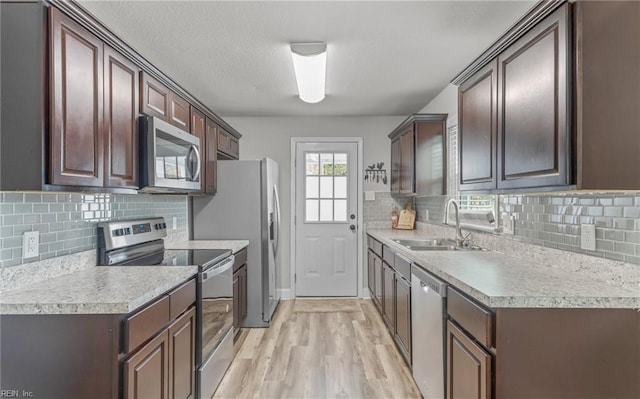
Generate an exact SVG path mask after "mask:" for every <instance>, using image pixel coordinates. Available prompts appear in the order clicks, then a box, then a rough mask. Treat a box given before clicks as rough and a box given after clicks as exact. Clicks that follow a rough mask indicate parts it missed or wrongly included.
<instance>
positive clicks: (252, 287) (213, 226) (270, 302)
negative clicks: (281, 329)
mask: <svg viewBox="0 0 640 399" xmlns="http://www.w3.org/2000/svg"><path fill="white" fill-rule="evenodd" d="M278 178H279V170H278V163H277V162H276V161H274V160H273V159H269V158H265V159H261V160H255V161H219V162H218V190H217V192H216V194H215V195H214V196H213V197H194V198H193V202H192V209H191V212H192V217H193V224H192V229H193V230H192V237H193V239H194V240H208V239H214V240H234V239H235V240H249V248H247V317H246V319H245V320H244V322H243V323H242V324H241V326H242V327H268V326H269V325H270V324H271V318H272V316H273V312H274V311H275V309H276V306H277V305H278V301H279V300H280V296H279V295H278V292H277V291H276V281H277V279H276V277H277V272H276V269H277V264H278V258H279V256H278V241H279V237H280V201H279V199H278V198H279V197H278Z"/></svg>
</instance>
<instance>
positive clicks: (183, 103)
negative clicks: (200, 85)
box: [169, 92, 191, 132]
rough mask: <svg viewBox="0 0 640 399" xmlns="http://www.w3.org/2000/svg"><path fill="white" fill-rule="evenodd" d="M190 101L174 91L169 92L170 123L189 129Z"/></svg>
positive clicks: (185, 129)
mask: <svg viewBox="0 0 640 399" xmlns="http://www.w3.org/2000/svg"><path fill="white" fill-rule="evenodd" d="M190 109H191V107H190V105H189V102H188V101H187V100H185V99H183V98H182V97H180V96H179V95H177V94H176V93H174V92H170V93H169V123H171V124H172V125H174V126H177V127H179V128H180V129H182V130H184V131H186V132H188V131H189V119H190V117H191V115H190Z"/></svg>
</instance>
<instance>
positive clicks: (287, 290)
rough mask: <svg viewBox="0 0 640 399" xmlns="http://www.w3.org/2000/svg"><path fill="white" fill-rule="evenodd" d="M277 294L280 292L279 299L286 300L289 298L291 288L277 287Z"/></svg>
mask: <svg viewBox="0 0 640 399" xmlns="http://www.w3.org/2000/svg"><path fill="white" fill-rule="evenodd" d="M277 291H278V294H280V300H283V301H287V300H289V299H291V289H290V288H282V289H278V290H277Z"/></svg>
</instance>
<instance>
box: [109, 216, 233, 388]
mask: <svg viewBox="0 0 640 399" xmlns="http://www.w3.org/2000/svg"><path fill="white" fill-rule="evenodd" d="M166 228H167V225H166V223H165V221H164V218H150V219H137V220H124V221H118V222H106V223H100V224H98V265H105V266H146V265H149V266H152V265H155V266H168V267H180V266H193V265H197V266H198V279H197V282H198V284H197V289H196V295H197V297H196V298H197V299H196V367H197V368H196V392H197V397H199V398H207V399H208V398H210V397H211V396H212V395H213V393H214V391H215V390H216V388H217V386H218V384H219V383H220V381H221V380H222V377H223V376H224V373H225V372H226V370H227V368H228V367H229V364H231V360H232V359H233V262H234V257H233V255H232V253H231V251H230V250H228V249H211V250H209V249H191V250H188V249H185V250H175V249H172V250H168V249H165V248H164V240H163V239H164V237H166V236H167V232H166Z"/></svg>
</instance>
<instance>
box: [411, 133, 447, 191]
mask: <svg viewBox="0 0 640 399" xmlns="http://www.w3.org/2000/svg"><path fill="white" fill-rule="evenodd" d="M445 125H446V121H444V120H442V121H428V122H417V123H416V129H415V136H416V139H415V146H416V148H415V174H416V176H415V182H416V185H415V189H416V194H418V195H444V194H446V193H447V191H446V181H447V157H446V154H447V150H446V148H447V146H446V139H445V137H446V135H445V131H446V127H445Z"/></svg>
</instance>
